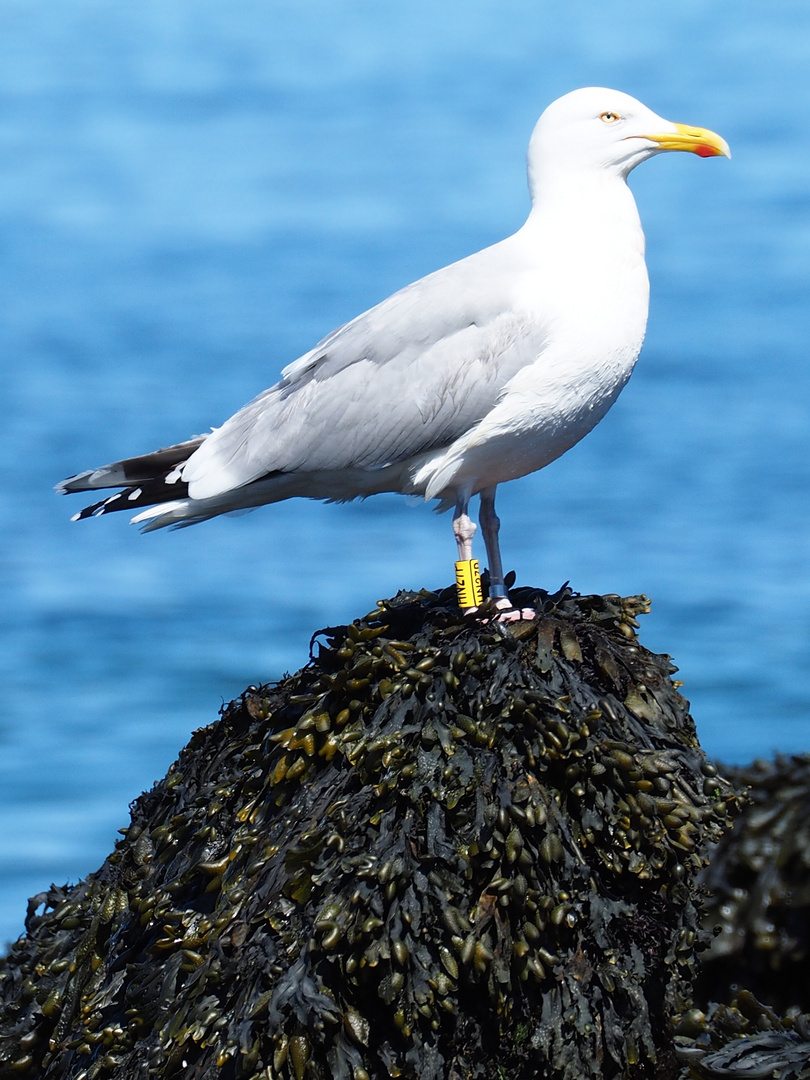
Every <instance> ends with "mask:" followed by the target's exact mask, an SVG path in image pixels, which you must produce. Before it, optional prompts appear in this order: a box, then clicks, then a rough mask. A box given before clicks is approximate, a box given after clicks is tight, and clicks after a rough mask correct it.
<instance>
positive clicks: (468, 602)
mask: <svg viewBox="0 0 810 1080" xmlns="http://www.w3.org/2000/svg"><path fill="white" fill-rule="evenodd" d="M456 589H457V590H458V606H459V607H460V608H472V607H478V606H479V605H480V604H481V602H482V599H483V597H482V595H481V571H480V570H479V569H478V559H465V560H464V561H463V562H457V563H456Z"/></svg>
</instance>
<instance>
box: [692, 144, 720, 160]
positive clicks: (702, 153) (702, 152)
mask: <svg viewBox="0 0 810 1080" xmlns="http://www.w3.org/2000/svg"><path fill="white" fill-rule="evenodd" d="M695 153H696V154H697V156H698V157H717V156H718V155H719V151H718V150H717V149H715V147H713V146H707V145H706V144H705V143H700V144H699V145H698V146H696V147H695Z"/></svg>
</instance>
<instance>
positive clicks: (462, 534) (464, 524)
mask: <svg viewBox="0 0 810 1080" xmlns="http://www.w3.org/2000/svg"><path fill="white" fill-rule="evenodd" d="M469 502H470V496H469V495H466V496H463V497H462V496H459V500H458V502H457V503H456V512H455V514H453V535H454V536H455V538H456V543H457V544H458V561H459V562H466V561H467V560H468V559H471V558H472V542H473V537H474V536H475V533H476V525H475V522H474V521H473V520H472V518H471V517H470V516H469V515H468V513H467V507H468V505H469Z"/></svg>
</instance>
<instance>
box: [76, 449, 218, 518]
mask: <svg viewBox="0 0 810 1080" xmlns="http://www.w3.org/2000/svg"><path fill="white" fill-rule="evenodd" d="M205 437H206V436H205V435H200V436H197V437H196V438H194V439H188V440H187V441H186V442H182V443H177V444H176V445H175V446H168V447H165V448H164V449H162V450H156V451H155V452H154V453H153V454H141V455H140V456H139V457H131V458H124V459H123V461H114V462H112V464H110V465H102V466H101V468H100V469H88V470H87V471H86V472H82V473H77V474H76V475H75V476H69V477H68V479H67V480H62V481H61V483H59V484H57V485H56V490H57V491H58V492H59V493H60V494H61V495H69V494H72V493H73V492H77V491H97V490H99V489H102V488H113V487H120V488H122V489H123V490H122V491H117V492H116V493H115V494H114V495H108V496H107V498H105V499H102V500H101V501H100V502H97V503H93V504H92V506H86V507H85V508H84V509H83V510H80V511H79V513H78V514H74V516H73V520H74V521H81V520H82V519H84V518H89V517H99V516H100V515H101V514H111V513H113V512H114V511H116V510H137V509H138V508H139V507H142V506H154V505H156V504H159V503H166V502H170V501H171V502H174V501H176V500H178V499H184V498H186V497H187V496H188V484H185V483H183V481H182V480H181V479H180V473H179V469H180V466H182V465H183V464H184V463H185V462H186V461H188V459H189V457H191V455H192V454H193V453H194V451H195V450H196V449H197V447H198V446H199V445H200V444H201V443H202V442H203V440H204V439H205ZM167 524H168V522H167Z"/></svg>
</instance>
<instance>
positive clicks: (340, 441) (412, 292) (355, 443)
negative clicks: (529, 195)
mask: <svg viewBox="0 0 810 1080" xmlns="http://www.w3.org/2000/svg"><path fill="white" fill-rule="evenodd" d="M510 239H511V238H510ZM520 275H521V267H520V266H516V265H515V252H514V250H513V248H512V246H511V245H510V242H509V241H503V242H502V243H501V244H497V245H495V246H494V247H492V248H487V249H485V250H484V251H481V252H478V253H477V254H476V255H473V256H471V257H469V258H468V259H464V260H462V261H461V262H459V263H454V264H453V265H451V266H449V267H445V268H444V269H443V270H439V271H437V272H436V273H434V274H431V275H429V276H428V277H426V278H422V279H421V280H420V281H417V282H415V283H414V284H413V285H409V286H407V287H406V288H405V289H402V290H400V291H399V292H397V293H394V294H393V296H390V297H389V298H388V299H387V300H384V301H383V302H382V303H381V304H378V305H377V306H376V307H373V308H371V309H370V310H369V311H367V312H365V313H364V314H362V315H360V316H358V317H357V318H356V319H354V320H352V322H349V323H347V324H346V325H345V326H342V327H339V328H338V329H337V330H335V331H333V332H332V333H331V334H329V335H328V336H327V337H325V338H324V339H323V341H321V342H320V343H319V344H318V345H317V346H316V347H315V348H314V349H313V350H311V351H310V352H309V353H307V354H305V355H304V356H302V357H301V358H300V359H299V360H297V361H295V363H293V364H291V365H290V366H289V367H288V368H286V369H285V370H284V372H283V373H282V380H281V382H279V383H277V384H276V385H275V386H273V387H271V388H270V389H269V390H266V391H264V393H262V394H260V395H259V396H258V397H257V398H255V399H254V400H253V401H252V402H250V403H249V404H248V405H246V406H245V407H244V408H243V409H241V410H240V411H239V412H238V413H236V414H235V415H234V416H232V417H231V418H230V420H228V421H226V423H225V424H223V426H222V427H221V428H218V429H216V430H215V431H214V432H213V433H212V434H211V435H210V436H209V437H208V438H207V439H206V440H205V442H204V443H203V444H202V446H201V447H200V448H199V450H197V451H196V452H195V453H194V455H193V456H192V457H191V458H190V459H189V461H188V463H187V464H186V465H185V467H184V468H183V470H182V476H183V479H184V480H185V481H187V482H189V484H190V493H191V495H192V497H193V498H195V499H201V498H210V497H212V496H214V495H218V494H221V493H223V492H225V491H228V490H231V489H232V488H236V487H241V486H242V485H244V484H247V483H249V482H250V481H252V480H255V479H257V478H259V477H261V476H265V475H266V474H268V473H271V472H275V471H281V472H294V471H299V470H301V471H313V470H316V469H317V470H321V469H327V470H340V469H345V468H365V469H375V468H380V467H382V466H384V465H388V464H391V463H393V462H398V461H404V460H407V459H408V458H411V457H413V456H414V455H415V454H419V453H421V452H423V451H425V450H430V449H433V448H438V447H441V446H446V445H449V444H450V443H451V442H453V440H454V439H456V438H458V437H459V436H460V435H462V434H463V433H464V432H465V431H468V430H469V429H470V428H471V427H472V426H473V425H475V424H476V423H478V421H480V420H481V419H482V418H483V417H484V416H486V414H487V413H488V412H489V411H490V409H492V408H493V407H494V405H495V404H496V403H497V401H498V399H499V397H500V395H501V392H502V390H503V388H504V386H505V385H506V383H507V382H508V381H509V380H510V379H511V378H512V376H513V375H514V374H515V373H516V372H517V371H519V370H520V369H521V368H522V367H524V366H526V365H527V364H530V363H532V362H533V361H534V360H536V359H537V356H538V355H539V353H540V351H541V350H542V347H543V341H544V337H545V329H544V327H543V326H542V325H540V324H539V323H538V321H537V319H536V317H535V318H532V317H529V316H528V315H527V314H526V313H525V311H524V310H518V309H516V306H515V300H514V298H515V295H516V293H517V289H516V282H517V281H518V280H519V278H520Z"/></svg>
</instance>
